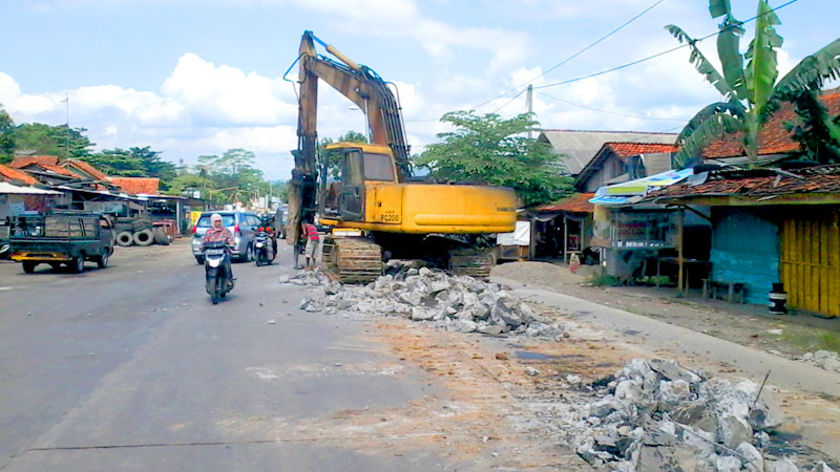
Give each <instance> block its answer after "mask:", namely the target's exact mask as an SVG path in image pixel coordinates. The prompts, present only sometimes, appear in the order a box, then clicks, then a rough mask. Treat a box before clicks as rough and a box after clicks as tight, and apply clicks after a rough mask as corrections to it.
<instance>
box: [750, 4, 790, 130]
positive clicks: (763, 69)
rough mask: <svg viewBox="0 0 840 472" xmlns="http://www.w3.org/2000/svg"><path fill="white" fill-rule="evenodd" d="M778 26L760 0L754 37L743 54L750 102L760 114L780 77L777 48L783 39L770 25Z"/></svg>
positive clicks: (777, 19)
mask: <svg viewBox="0 0 840 472" xmlns="http://www.w3.org/2000/svg"><path fill="white" fill-rule="evenodd" d="M780 23H781V22H780V21H779V17H777V16H776V14H775V13H774V12H773V10H772V9H771V8H770V5H768V4H767V0H759V2H758V14H757V18H756V22H755V37H754V38H753V40H752V41H751V42H750V47H749V49H748V50H747V54H746V57H747V59H748V60H749V62H748V63H747V69H746V81H747V89H748V91H749V101H750V103H752V106H753V107H754V108H755V109H756V110H757V111H758V113H759V114H763V110H764V107H765V106H766V104H767V101H768V100H769V99H770V97H771V96H772V94H773V89H774V88H775V85H776V78H777V77H778V75H779V68H778V60H777V58H776V48H778V47H780V46H781V45H782V41H783V39H782V37H781V36H779V35H778V34H777V33H776V29H775V28H773V26H774V25H778V24H780Z"/></svg>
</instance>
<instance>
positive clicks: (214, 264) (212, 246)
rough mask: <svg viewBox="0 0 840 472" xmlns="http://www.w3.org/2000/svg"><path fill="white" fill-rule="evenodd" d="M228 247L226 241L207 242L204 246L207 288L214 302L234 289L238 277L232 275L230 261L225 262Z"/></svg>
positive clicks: (217, 301)
mask: <svg viewBox="0 0 840 472" xmlns="http://www.w3.org/2000/svg"><path fill="white" fill-rule="evenodd" d="M226 257H227V247H225V242H224V241H216V242H210V243H206V245H205V247H204V274H205V288H206V289H207V293H208V294H210V300H212V301H213V304H214V305H215V304H217V303H219V300H221V299H222V298H225V296H226V295H227V294H228V292H230V291H231V290H233V286H234V284H235V282H236V279H234V278H233V277H231V275H232V274H231V271H230V266H229V263H228V264H226V263H225V258H226Z"/></svg>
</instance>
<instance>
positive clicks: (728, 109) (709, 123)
mask: <svg viewBox="0 0 840 472" xmlns="http://www.w3.org/2000/svg"><path fill="white" fill-rule="evenodd" d="M738 106H740V104H738ZM733 112H734V113H737V114H735V115H733V114H730V113H733ZM743 117H744V115H743V107H741V108H738V107H733V106H732V104H731V103H715V104H712V105H709V106H707V107H705V108H703V109H702V110H700V111H699V112H698V113H697V114H696V115H695V116H694V117H693V118H692V119H691V120H690V121H689V124H688V125H686V127H685V128H684V129H683V131H682V132H681V133H680V135H679V137H677V145H678V146H680V150H679V151H678V152H677V153H676V155H675V156H674V158H673V166H674V168H675V169H681V168H683V167H684V166H686V165H687V164H688V163H689V162H690V161H691V160H692V159H694V158H697V157H701V156H702V153H703V149H704V148H705V147H706V146H707V145H708V144H709V143H710V142H712V141H713V140H715V139H720V138H722V137H724V136H726V135H727V134H730V133H735V132H738V131H744V121H743Z"/></svg>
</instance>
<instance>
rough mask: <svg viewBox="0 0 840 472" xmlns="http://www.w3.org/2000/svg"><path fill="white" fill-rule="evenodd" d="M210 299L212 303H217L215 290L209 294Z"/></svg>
mask: <svg viewBox="0 0 840 472" xmlns="http://www.w3.org/2000/svg"><path fill="white" fill-rule="evenodd" d="M210 301H211V302H213V304H214V305H218V304H219V295H218V294H217V293H216V292H215V291H214V292H213V293H212V294H211V295H210Z"/></svg>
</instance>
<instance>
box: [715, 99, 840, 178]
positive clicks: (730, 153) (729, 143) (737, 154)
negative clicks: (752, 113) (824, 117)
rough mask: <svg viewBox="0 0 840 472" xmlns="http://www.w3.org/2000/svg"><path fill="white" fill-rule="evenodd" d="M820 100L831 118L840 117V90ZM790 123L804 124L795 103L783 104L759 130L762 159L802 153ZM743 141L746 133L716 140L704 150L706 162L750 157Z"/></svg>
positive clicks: (760, 156)
mask: <svg viewBox="0 0 840 472" xmlns="http://www.w3.org/2000/svg"><path fill="white" fill-rule="evenodd" d="M820 100H821V101H822V103H823V105H825V107H826V109H827V111H828V114H829V116H832V117H834V116H840V91H838V89H834V90H832V91H829V92H826V93H824V94H823V95H821V96H820ZM786 123H794V124H801V119H800V118H799V116H798V115H797V114H796V109H795V108H794V106H793V104H791V103H784V104H782V105H781V107H780V108H779V110H777V111H776V112H775V113H773V115H772V116H771V117H770V118H769V119H768V120H767V123H765V125H764V126H763V127H762V128H761V131H759V133H758V156H759V159H762V160H772V159H773V158H778V157H783V156H785V155H786V154H790V153H794V152H798V151H800V146H799V143H798V142H797V141H795V140H794V139H793V136H792V135H791V133H790V132H789V131H788V130H787V128H786V126H785V124H786ZM743 138H744V133H733V134H730V135H727V136H725V137H723V138H721V139H718V140H716V141H712V142H711V143H709V144H708V145H707V146H706V147H705V148H704V149H703V157H704V158H705V159H706V160H719V159H726V161H725V162H729V163H731V161H732V160H743V159H744V158H746V155H745V153H744V149H743V147H742V145H741V141H742V140H743ZM739 158H741V159H739Z"/></svg>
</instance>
